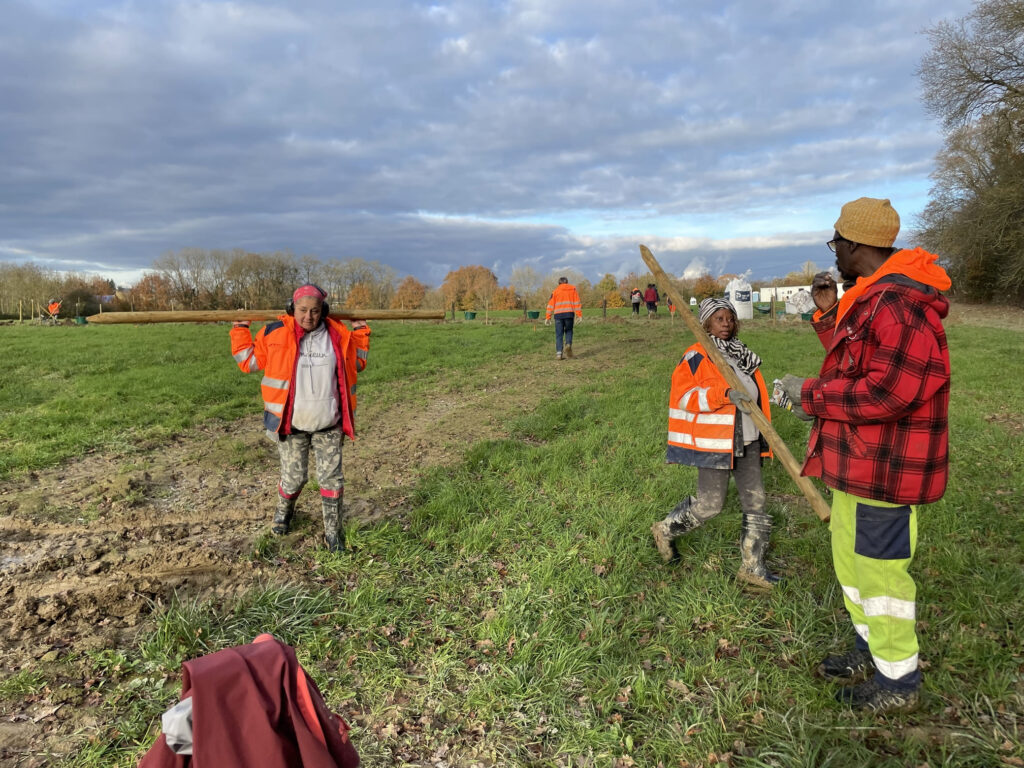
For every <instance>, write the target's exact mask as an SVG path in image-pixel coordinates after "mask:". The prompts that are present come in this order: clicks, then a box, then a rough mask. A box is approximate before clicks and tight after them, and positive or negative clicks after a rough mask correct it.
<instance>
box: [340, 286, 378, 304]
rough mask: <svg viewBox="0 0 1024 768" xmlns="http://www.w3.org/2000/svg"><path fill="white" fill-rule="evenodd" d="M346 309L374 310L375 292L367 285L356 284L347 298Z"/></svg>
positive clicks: (349, 291) (350, 289)
mask: <svg viewBox="0 0 1024 768" xmlns="http://www.w3.org/2000/svg"><path fill="white" fill-rule="evenodd" d="M345 308H346V309H373V308H374V307H373V291H372V290H371V288H370V286H369V285H367V284H366V283H356V284H355V285H353V286H352V287H351V288H349V290H348V294H347V295H346V296H345Z"/></svg>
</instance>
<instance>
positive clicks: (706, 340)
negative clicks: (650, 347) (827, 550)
mask: <svg viewBox="0 0 1024 768" xmlns="http://www.w3.org/2000/svg"><path fill="white" fill-rule="evenodd" d="M640 255H641V257H643V260H644V263H645V264H647V267H648V269H650V270H651V274H653V275H654V277H655V278H656V279H657V281H658V284H659V285H662V286H664V288H665V291H666V292H667V293H668V295H669V297H670V298H671V299H672V300H673V301H674V302H675V304H676V306H684V304H683V303H682V301H683V299H682V296H680V295H679V292H678V291H677V290H676V288H675V286H674V285H673V284H672V281H671V280H670V279H669V277H668V275H667V274H666V273H665V270H663V269H662V268H661V264H659V263H658V260H657V259H656V258H654V254H653V253H651V251H650V249H649V248H648V247H647V246H646V245H641V246H640ZM680 314H682V316H683V320H684V321H685V322H686V324H687V326H689V328H690V331H691V332H692V333H693V335H694V337H696V339H697V341H699V342H701V345H702V346H703V347H704V349H705V350H706V351H707V354H708V357H709V358H711V361H712V362H713V363H714V364H715V366H716V367H717V368H718V370H719V371H720V372H721V374H722V376H723V377H724V378H725V380H726V382H727V383H728V384H729V386H730V387H731V388H734V389H738V390H742V389H743V385H742V384H741V382H740V380H739V378H738V377H737V376H736V373H735V372H734V371H733V370H732V366H730V365H729V363H728V361H727V360H726V359H725V356H724V355H723V354H722V353H721V352H720V351H719V350H718V348H717V347H716V346H715V344H714V343H713V342H712V341H711V339H710V337H709V336H708V334H707V332H705V330H704V328H702V327H701V325H700V323H699V322H698V321H697V318H696V317H694V315H693V313H692V312H682V313H680ZM750 416H751V418H752V419H753V420H754V423H755V424H756V425H757V428H758V429H759V430H760V431H761V434H762V435H764V437H765V439H766V440H767V441H768V445H769V446H771V449H772V451H773V453H774V454H775V457H776V458H778V459H779V461H781V462H782V466H783V467H785V468H786V471H787V472H788V473H789V476H790V477H792V478H793V482H795V483H796V484H797V487H798V488H799V489H800V490H801V492H802V493H803V494H804V497H805V498H806V499H807V501H808V503H809V504H810V505H811V509H812V510H814V513H815V514H816V515H817V516H818V517H819V518H820V519H821V520H822V521H827V520H828V519H829V516H830V515H831V510H830V509H829V506H828V504H826V503H825V500H824V499H823V498H821V494H819V493H818V491H817V489H816V488H815V487H814V484H813V483H812V482H811V480H810V478H807V477H804V476H803V475H801V474H800V465H799V464H798V463H797V460H796V459H795V458H794V457H793V454H792V453H791V452H790V450H789V448H788V447H787V446H786V443H785V442H784V441H783V440H782V438H781V437H779V433H778V432H776V431H775V429H774V428H773V427H772V424H771V422H770V421H768V419H766V418H765V416H764V414H763V413H761V412H760V410H758V409H757V408H751V409H750Z"/></svg>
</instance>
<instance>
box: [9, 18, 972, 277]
mask: <svg viewBox="0 0 1024 768" xmlns="http://www.w3.org/2000/svg"><path fill="white" fill-rule="evenodd" d="M969 7H970V3H969V2H968V1H967V0H944V1H943V2H924V1H923V0H902V1H901V2H895V0H893V1H891V2H883V1H881V0H878V1H876V2H866V3H861V4H850V3H840V2H811V1H810V0H788V1H787V0H784V1H782V2H777V3H762V2H756V1H755V0H747V1H745V2H731V3H724V4H723V3H721V2H719V1H717V0H716V1H715V2H711V1H710V0H708V1H707V2H690V3H686V4H685V9H680V5H679V4H677V3H670V2H667V0H663V1H659V0H641V1H639V2H637V1H633V2H628V3H627V2H610V1H608V0H606V1H604V2H593V0H588V2H582V0H580V1H579V2H572V1H569V0H563V1H561V2H559V1H557V0H534V1H532V2H505V3H478V2H468V1H466V2H452V3H447V4H443V3H438V4H436V5H418V4H411V3H407V2H404V1H400V2H377V3H373V4H337V3H331V2H298V3H283V2H276V3H275V2H249V3H221V2H196V1H190V2H184V1H181V2H175V1H171V0H167V1H164V2H152V3H109V4H104V3H102V2H71V1H70V0H65V1H63V2H59V1H56V0H54V1H51V2H44V1H43V0H38V1H37V2H19V1H18V0H14V2H8V3H6V4H5V5H4V10H3V12H2V13H3V23H2V24H0V102H2V103H3V105H4V108H3V110H2V112H0V159H2V161H3V168H4V171H3V183H2V184H0V260H10V261H25V260H28V259H32V260H35V261H37V262H38V263H41V264H45V265H47V266H54V267H60V268H73V269H79V270H81V269H97V270H100V271H103V270H108V271H121V272H126V271H129V270H138V269H142V268H145V267H147V266H149V264H150V263H151V262H152V260H153V259H154V258H155V257H156V256H158V255H159V254H160V253H162V252H165V251H167V250H177V249H179V248H182V247H187V246H199V247H206V248H233V247H243V248H248V249H251V250H258V251H270V250H281V249H288V250H291V251H293V252H295V253H301V254H307V253H310V254H316V255H318V256H320V257H322V258H335V257H336V258H348V257H354V256H360V257H363V258H374V259H378V260H380V261H382V262H385V263H387V264H390V265H391V266H393V267H394V268H395V269H397V270H398V271H399V272H400V273H410V274H414V275H416V276H417V277H419V278H421V279H425V280H428V281H430V282H433V283H436V282H438V281H440V279H442V278H443V277H444V274H445V272H446V271H447V270H448V269H450V268H453V267H456V266H459V265H462V264H467V263H482V264H486V265H489V266H492V267H494V268H495V269H497V270H498V271H499V274H500V275H502V276H503V277H507V274H508V273H509V272H510V271H511V269H512V268H513V267H514V266H515V265H516V264H517V263H526V262H529V263H531V264H534V265H535V266H538V267H539V268H541V269H544V268H545V267H546V266H547V265H553V266H554V267H565V266H567V265H572V266H574V267H575V268H576V269H579V270H580V271H582V272H584V273H585V274H587V275H588V276H591V275H597V274H599V273H603V272H606V271H612V272H618V273H624V272H626V271H629V270H630V269H636V268H639V263H638V259H637V256H636V254H637V251H636V243H637V242H639V241H641V240H643V241H646V242H651V243H660V244H663V245H664V246H665V253H666V255H667V256H668V257H670V258H672V259H673V260H674V259H675V256H674V254H675V253H676V252H678V254H679V257H678V261H679V263H680V264H682V266H681V267H679V270H680V271H681V269H682V268H685V266H686V265H687V264H690V263H692V262H693V261H694V259H704V260H705V261H706V263H707V264H708V265H709V266H712V265H722V266H723V268H725V269H728V270H729V271H736V272H739V271H743V270H744V269H751V270H752V271H753V273H754V275H755V276H758V275H770V274H782V273H784V272H786V271H789V270H791V269H793V268H795V267H796V266H799V264H800V263H802V262H803V261H806V260H818V261H820V262H822V263H824V262H825V261H826V254H825V253H823V251H822V248H821V247H820V246H818V245H811V243H812V242H814V243H817V242H819V241H820V240H821V238H820V237H819V235H821V234H827V232H828V231H829V230H830V227H831V221H832V220H833V218H834V211H835V210H836V209H837V208H838V206H839V205H840V204H841V203H842V202H844V201H845V200H846V199H849V198H851V197H856V196H859V195H861V194H871V195H879V196H883V195H884V196H891V197H892V198H893V200H894V203H895V204H896V205H897V207H898V208H901V209H902V210H904V212H905V213H904V219H905V220H907V219H908V218H910V217H909V216H908V215H907V213H911V214H912V213H913V210H909V211H908V210H907V209H908V208H910V209H913V208H914V206H918V207H919V206H920V204H921V202H922V195H923V193H924V191H926V189H927V175H928V173H929V171H930V169H931V167H932V158H933V155H934V153H935V151H936V149H937V148H938V143H939V137H938V134H937V129H936V126H935V125H934V124H933V123H932V122H931V121H929V120H927V119H926V118H925V116H924V114H923V112H922V110H921V107H920V105H919V102H918V82H917V79H916V76H915V74H914V73H915V69H916V67H917V66H918V62H919V61H920V57H921V55H922V53H923V52H924V51H925V50H926V45H927V40H926V38H924V37H923V36H922V35H921V34H920V30H921V29H922V28H924V27H925V26H926V25H929V24H932V23H934V22H935V21H937V20H939V19H940V18H944V17H951V16H957V15H962V14H963V13H965V12H966V11H967V10H968V9H969ZM591 219H592V220H593V222H594V223H593V225H590V224H588V221H589V220H591ZM599 221H600V226H598V222H599ZM753 221H756V222H757V223H758V227H757V228H756V229H755V228H754V227H753V225H752V222H753ZM524 222H526V223H524ZM530 222H533V223H532V224H531V223H530ZM563 222H571V223H563ZM709 222H711V223H709ZM709 227H710V228H711V229H712V230H713V231H711V232H708V231H701V230H702V229H703V230H707V229H708V228H709ZM780 233H793V234H792V236H783V235H781V234H780ZM763 236H774V237H775V241H774V242H772V243H771V244H770V246H767V247H766V246H765V245H764V244H763V241H762V240H759V239H758V237H763ZM787 237H788V241H787V242H778V241H779V240H780V239H781V240H783V241H785V240H786V239H787ZM672 238H676V240H672ZM720 241H727V242H725V243H723V242H720ZM652 247H653V246H652ZM684 262H685V263H684Z"/></svg>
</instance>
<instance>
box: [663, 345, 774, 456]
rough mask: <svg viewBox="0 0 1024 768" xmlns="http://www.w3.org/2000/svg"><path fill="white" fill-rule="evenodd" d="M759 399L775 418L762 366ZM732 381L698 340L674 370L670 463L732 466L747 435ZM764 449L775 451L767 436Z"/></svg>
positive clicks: (758, 376) (758, 373)
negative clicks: (729, 392) (738, 414)
mask: <svg viewBox="0 0 1024 768" xmlns="http://www.w3.org/2000/svg"><path fill="white" fill-rule="evenodd" d="M753 379H754V381H755V383H756V384H757V404H758V405H759V406H760V408H761V412H762V413H764V415H765V418H767V419H768V420H769V421H771V418H772V416H771V411H770V409H769V405H768V390H767V388H766V387H765V384H764V378H763V377H762V376H761V371H760V370H757V371H754V376H753ZM728 389H729V384H728V383H727V382H726V380H725V377H724V376H722V374H721V373H720V372H719V370H718V368H717V367H716V366H715V364H714V363H713V362H712V361H711V359H710V358H709V357H708V356H707V353H706V352H705V351H704V347H703V346H701V345H700V344H694V345H693V346H691V347H690V348H689V349H687V350H686V354H685V355H683V359H682V360H681V361H680V362H679V365H677V366H676V369H675V371H673V372H672V388H671V393H670V395H669V403H668V452H667V456H666V459H665V460H666V461H667V462H668V463H669V464H689V465H690V466H693V467H710V468H713V469H732V467H733V451H734V447H735V446H736V444H737V441H739V443H740V444H742V441H743V424H742V421H741V420H739V419H737V418H736V406H734V405H733V404H732V403H730V402H729V398H728V397H726V394H725V393H726V391H727V390H728ZM760 442H761V446H760V447H761V455H762V456H771V455H772V454H771V450H770V449H769V448H768V443H767V441H766V440H765V439H764V435H762V436H761V440H760Z"/></svg>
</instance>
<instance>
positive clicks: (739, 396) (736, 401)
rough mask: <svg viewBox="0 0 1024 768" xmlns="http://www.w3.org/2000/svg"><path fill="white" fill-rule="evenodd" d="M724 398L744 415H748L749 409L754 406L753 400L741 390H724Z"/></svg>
mask: <svg viewBox="0 0 1024 768" xmlns="http://www.w3.org/2000/svg"><path fill="white" fill-rule="evenodd" d="M725 396H726V397H728V398H729V402H730V403H732V404H733V405H735V406H736V407H737V408H738V409H739V410H741V411H743V412H744V413H750V409H751V407H752V406H753V404H754V398H752V397H751V396H750V395H748V394H747V393H746V392H744V391H743V390H742V389H731V388H730V389H728V390H726V393H725Z"/></svg>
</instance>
